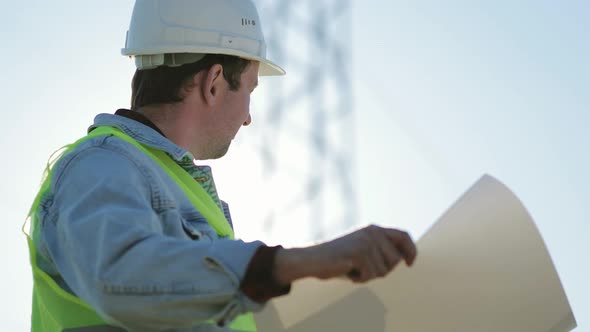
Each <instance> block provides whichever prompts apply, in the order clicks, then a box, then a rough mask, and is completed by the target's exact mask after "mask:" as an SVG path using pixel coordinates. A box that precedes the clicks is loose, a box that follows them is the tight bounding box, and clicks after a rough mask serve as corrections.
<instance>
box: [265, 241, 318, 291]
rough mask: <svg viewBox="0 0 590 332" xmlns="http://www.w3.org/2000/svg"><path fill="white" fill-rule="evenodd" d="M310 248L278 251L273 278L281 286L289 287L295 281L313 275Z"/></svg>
mask: <svg viewBox="0 0 590 332" xmlns="http://www.w3.org/2000/svg"><path fill="white" fill-rule="evenodd" d="M308 249H309V248H291V249H284V248H281V249H279V250H278V251H277V253H276V256H275V262H274V271H273V276H274V278H275V280H276V282H277V283H278V284H280V285H289V284H291V283H292V282H293V281H295V280H297V279H301V278H305V277H309V276H311V275H312V271H311V269H310V267H312V266H313V262H311V261H310V259H309V250H308Z"/></svg>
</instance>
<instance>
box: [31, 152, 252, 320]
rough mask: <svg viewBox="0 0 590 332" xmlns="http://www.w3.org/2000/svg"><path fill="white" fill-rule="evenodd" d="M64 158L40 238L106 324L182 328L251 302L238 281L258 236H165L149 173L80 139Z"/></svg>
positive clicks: (226, 315)
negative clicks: (253, 238) (79, 144)
mask: <svg viewBox="0 0 590 332" xmlns="http://www.w3.org/2000/svg"><path fill="white" fill-rule="evenodd" d="M64 163H65V165H62V167H60V169H59V170H58V169H57V168H56V171H55V172H54V175H53V184H52V188H53V197H52V198H51V201H52V202H51V206H50V208H49V209H48V210H47V211H48V213H47V216H46V217H45V218H44V221H43V226H42V227H43V240H42V241H43V242H44V243H43V244H44V246H46V249H47V252H48V253H49V255H50V257H51V260H52V261H53V264H54V265H55V267H56V269H57V270H58V271H59V274H60V275H61V277H62V278H63V280H64V281H65V283H66V284H67V286H68V287H69V288H70V290H71V292H73V293H74V294H76V295H77V296H78V297H79V298H81V299H82V300H84V301H85V302H86V303H88V304H89V305H90V306H92V307H93V308H94V309H95V310H96V311H97V313H99V315H101V316H102V317H104V318H105V319H106V320H107V321H108V322H109V323H111V324H116V325H120V326H122V327H125V328H127V329H130V330H148V329H150V330H151V329H158V330H159V329H170V328H183V327H185V328H186V327H190V326H193V325H195V324H198V323H199V322H203V321H205V320H209V319H213V320H216V321H220V320H224V321H227V320H228V319H232V318H233V317H235V316H236V315H238V314H240V313H243V312H247V311H255V310H259V309H260V304H257V303H255V302H253V301H250V300H249V299H248V298H247V297H246V296H245V295H244V294H243V293H241V292H240V290H239V285H240V281H241V279H242V278H243V277H244V274H245V271H246V269H247V266H248V263H249V261H250V259H251V257H252V255H253V254H254V252H255V251H256V250H257V249H258V247H260V246H261V245H263V244H262V243H261V242H250V243H247V242H243V241H239V240H227V239H211V238H203V239H202V240H195V241H190V240H186V239H182V238H176V237H173V236H169V235H165V232H164V230H163V227H165V226H164V225H163V223H162V221H161V217H162V216H161V214H162V213H166V211H165V209H164V208H165V206H163V207H162V211H157V210H154V207H153V203H154V200H157V199H158V196H157V195H158V193H157V190H156V188H154V187H153V183H152V182H153V179H150V176H151V175H150V174H149V172H146V171H145V169H142V168H141V167H140V166H141V165H139V164H137V162H136V161H133V159H131V158H129V157H128V156H126V155H125V154H124V153H122V152H121V151H116V150H113V149H108V148H104V147H100V146H95V147H90V148H87V149H85V150H83V151H81V152H79V153H76V154H75V156H73V157H70V158H68V160H67V161H65V162H64ZM164 205H165V204H164ZM179 222H180V221H179Z"/></svg>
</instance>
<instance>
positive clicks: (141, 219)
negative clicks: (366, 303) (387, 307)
mask: <svg viewBox="0 0 590 332" xmlns="http://www.w3.org/2000/svg"><path fill="white" fill-rule="evenodd" d="M123 53H124V54H125V55H130V56H133V57H135V62H136V65H137V67H138V70H137V71H136V73H135V75H134V77H133V81H132V105H131V110H118V111H117V112H116V113H115V114H114V115H112V114H100V115H98V116H97V117H96V119H95V122H94V124H93V125H92V126H91V127H90V129H89V134H88V136H86V137H84V138H82V139H80V140H79V141H77V142H75V143H73V144H71V145H70V146H68V148H67V149H66V151H65V152H64V153H63V154H62V155H61V156H60V157H59V160H58V161H57V162H56V163H55V165H54V166H53V168H52V169H51V171H50V172H49V173H48V176H47V178H46V180H45V182H44V184H43V186H42V188H41V190H40V192H39V195H38V196H37V198H36V200H35V203H34V204H33V207H32V209H31V212H30V217H31V231H30V233H31V238H30V239H29V246H30V250H31V263H32V266H33V271H34V277H35V285H34V297H33V318H32V330H33V331H44V332H52V331H70V332H71V331H161V330H174V331H255V330H256V325H255V322H254V320H253V318H252V315H251V312H253V311H257V310H259V309H261V308H262V306H263V305H264V303H265V302H266V301H268V300H269V299H271V298H273V297H276V296H280V295H285V294H287V293H288V292H289V289H290V285H291V283H292V282H293V281H295V280H297V279H301V278H305V277H315V278H320V279H330V278H336V277H342V276H347V277H348V278H350V279H351V280H352V281H354V282H366V281H369V280H371V279H374V278H377V277H382V276H384V275H386V274H387V273H388V272H389V271H391V270H392V269H393V268H394V266H395V265H396V264H397V263H398V262H399V261H400V260H402V259H403V260H405V261H406V263H407V264H409V265H411V264H412V262H413V261H414V258H415V257H416V249H415V246H414V244H413V242H412V240H411V239H410V237H409V236H408V235H407V234H406V233H405V232H401V231H398V230H393V229H387V228H381V227H377V226H369V227H366V228H364V229H361V230H358V231H356V232H353V233H351V234H349V235H346V236H344V237H341V238H338V239H335V240H333V241H330V242H326V243H323V244H319V245H316V246H311V247H307V248H292V249H284V248H282V247H280V246H277V247H268V246H266V245H264V244H263V243H261V242H259V241H256V242H249V243H248V242H244V241H240V240H236V239H235V238H234V235H233V230H232V227H231V216H230V215H229V210H228V207H227V204H225V203H224V202H223V201H221V200H220V199H219V197H218V195H217V192H216V189H215V183H214V181H213V178H212V175H211V171H210V169H209V168H208V167H206V166H196V165H195V164H194V162H193V161H194V160H206V159H214V158H220V157H222V156H223V155H225V153H226V152H227V151H228V148H229V146H230V144H231V141H232V139H233V138H234V137H235V135H236V134H237V132H238V130H239V129H240V128H241V127H242V126H247V125H249V124H250V122H251V121H252V118H251V115H250V110H249V103H250V94H251V92H252V91H253V90H254V89H255V88H256V86H257V85H258V76H259V75H282V74H284V71H283V70H282V69H281V68H280V67H279V66H277V65H275V64H273V63H272V62H270V61H269V60H267V59H266V57H265V44H264V39H263V36H262V30H261V28H260V20H259V18H258V14H257V12H256V8H255V7H254V5H253V4H252V2H251V1H250V0H193V1H181V0H166V1H157V0H138V1H137V2H136V4H135V8H134V12H133V17H132V20H131V26H130V30H129V32H128V35H127V41H126V48H125V49H123Z"/></svg>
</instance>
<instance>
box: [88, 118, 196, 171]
mask: <svg viewBox="0 0 590 332" xmlns="http://www.w3.org/2000/svg"><path fill="white" fill-rule="evenodd" d="M100 126H110V127H115V128H118V129H119V130H121V131H123V132H124V133H125V134H127V135H129V136H130V137H131V138H133V139H134V140H136V141H137V142H138V143H140V144H144V145H147V146H150V147H153V148H156V149H158V150H162V151H164V152H166V153H168V154H169V155H170V157H172V158H173V159H174V160H176V161H181V160H182V159H183V158H186V157H189V158H190V160H193V159H194V156H193V155H192V154H191V153H190V152H189V151H187V150H185V149H183V148H181V147H180V146H178V145H176V144H174V143H173V142H172V141H170V140H169V139H167V138H166V137H164V136H162V135H161V134H160V133H158V132H157V131H156V130H154V129H152V128H150V127H148V126H146V125H144V124H142V123H140V122H137V121H136V120H133V119H129V118H126V117H123V116H119V115H115V114H106V113H103V114H98V115H97V116H96V117H95V118H94V124H93V125H91V126H90V127H89V128H88V131H89V132H90V131H91V130H92V129H94V128H96V127H100Z"/></svg>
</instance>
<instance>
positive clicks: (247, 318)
mask: <svg viewBox="0 0 590 332" xmlns="http://www.w3.org/2000/svg"><path fill="white" fill-rule="evenodd" d="M107 135H110V136H116V137H118V138H120V139H122V140H124V141H126V142H128V143H131V144H133V145H134V146H135V147H137V148H138V149H139V150H141V151H142V152H143V153H145V154H146V155H148V156H149V157H150V158H151V159H152V160H154V161H155V162H156V163H157V164H158V165H160V167H162V169H164V170H165V171H166V173H167V174H168V175H169V176H170V177H171V178H172V179H173V180H174V182H176V184H178V186H179V187H180V188H181V189H182V190H183V192H184V193H185V194H186V196H187V197H188V198H189V199H190V201H191V203H192V204H193V205H194V207H195V208H196V209H197V210H198V211H199V212H201V214H202V215H203V216H204V217H205V218H206V219H207V222H208V223H209V224H210V225H211V227H212V228H213V229H215V231H216V232H217V234H218V235H219V236H221V237H229V238H231V239H233V238H234V233H233V229H232V228H231V226H230V225H229V223H228V221H227V219H226V218H225V215H224V214H223V212H222V211H221V210H220V209H219V207H218V206H217V204H215V202H214V201H213V200H212V198H211V197H210V196H209V194H207V192H206V191H205V190H204V189H203V188H202V187H201V185H199V184H198V183H197V182H196V181H195V180H194V179H193V178H192V177H191V176H190V175H189V174H188V173H187V172H186V171H185V170H184V169H182V168H181V167H180V166H179V165H178V164H176V162H174V160H172V158H170V157H169V156H168V155H167V154H166V153H165V152H163V151H161V150H158V149H155V148H151V147H148V146H143V145H141V144H140V143H138V142H137V141H135V140H134V139H132V138H131V137H129V136H127V135H126V134H124V133H123V132H121V131H120V130H118V129H116V128H112V127H98V128H96V129H95V130H93V131H92V132H91V133H90V134H88V135H87V136H85V137H83V138H81V139H79V140H78V141H76V142H75V143H73V144H71V145H68V146H66V147H64V148H65V150H62V151H63V153H62V154H61V155H60V156H59V157H58V158H56V159H55V161H57V160H59V158H62V157H63V156H65V155H67V154H69V153H70V152H71V151H73V150H74V148H75V147H76V146H78V145H79V144H81V143H82V142H84V141H86V140H88V139H90V138H93V137H97V136H107ZM55 161H54V162H53V163H52V164H55ZM51 176H52V170H51V167H50V165H48V166H47V168H46V172H45V179H44V181H43V183H42V185H41V189H40V190H39V192H38V193H37V196H36V197H35V201H34V202H33V205H32V207H31V210H30V211H29V215H28V218H27V221H28V222H30V230H29V233H30V235H29V234H27V233H26V232H25V231H24V228H25V227H26V223H25V226H23V232H24V233H25V235H26V236H27V242H28V245H29V255H30V261H31V267H32V269H33V308H32V316H31V331H32V332H98V331H105V332H121V331H124V330H122V329H121V328H118V327H113V326H108V325H105V324H106V322H105V321H104V320H103V319H102V318H100V316H99V315H98V314H97V313H96V311H94V309H92V307H90V306H89V305H88V304H87V303H85V302H84V301H82V300H81V299H80V298H78V297H76V296H74V295H72V294H70V293H68V292H66V291H64V290H63V289H62V288H61V287H60V286H59V285H58V284H57V283H56V282H55V281H54V280H53V279H52V278H51V277H50V276H49V275H48V274H47V273H45V272H44V271H43V270H41V269H40V268H39V267H38V266H37V262H36V257H37V249H36V247H35V244H34V243H35V242H36V240H37V239H38V237H39V229H38V227H37V223H38V212H39V211H38V210H39V204H40V201H41V197H43V195H45V194H46V193H48V192H49V189H50V185H51ZM208 323H210V324H215V322H212V321H208ZM229 328H230V329H231V330H233V331H244V332H255V331H256V323H255V321H254V316H253V315H252V314H251V313H247V314H243V315H240V316H238V317H236V318H235V319H234V320H233V321H232V323H231V324H230V326H229Z"/></svg>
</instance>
